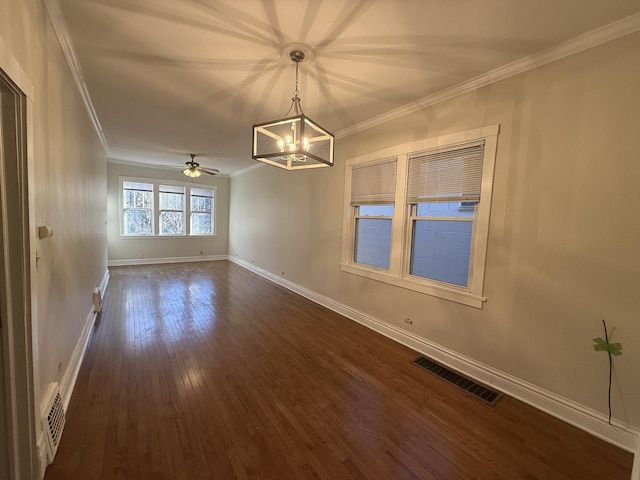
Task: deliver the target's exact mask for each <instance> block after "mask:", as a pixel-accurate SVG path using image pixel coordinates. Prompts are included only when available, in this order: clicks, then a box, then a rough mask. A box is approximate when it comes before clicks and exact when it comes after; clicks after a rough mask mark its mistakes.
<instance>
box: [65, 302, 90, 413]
mask: <svg viewBox="0 0 640 480" xmlns="http://www.w3.org/2000/svg"><path fill="white" fill-rule="evenodd" d="M96 317H97V314H96V313H95V312H94V309H93V304H91V308H90V309H89V313H88V314H87V318H86V320H85V322H84V326H83V327H82V331H81V332H80V337H79V338H78V341H77V342H76V346H75V348H74V349H73V353H72V354H71V358H70V359H69V363H68V365H67V368H66V370H65V371H64V375H63V376H62V380H61V381H60V395H61V396H62V403H63V405H64V411H65V412H66V411H67V409H68V408H69V401H70V400H71V394H72V393H73V388H74V387H75V385H76V379H77V378H78V372H80V365H82V360H83V359H84V353H85V351H86V349H87V344H88V343H89V339H90V338H91V332H92V330H93V325H94V323H95V320H96Z"/></svg>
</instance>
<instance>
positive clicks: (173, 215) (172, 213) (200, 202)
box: [120, 178, 215, 237]
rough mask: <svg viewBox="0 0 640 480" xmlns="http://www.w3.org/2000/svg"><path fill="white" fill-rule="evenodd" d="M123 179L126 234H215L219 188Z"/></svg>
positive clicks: (132, 235) (123, 208) (159, 235)
mask: <svg viewBox="0 0 640 480" xmlns="http://www.w3.org/2000/svg"><path fill="white" fill-rule="evenodd" d="M120 180H121V186H122V189H121V191H122V197H121V198H122V213H123V216H122V225H123V228H122V235H124V236H130V237H137V236H143V235H144V236H158V237H169V236H172V237H176V236H199V235H208V236H211V235H215V187H211V188H200V187H193V186H192V185H191V184H187V183H181V182H172V183H167V182H164V181H162V182H160V181H156V180H147V179H144V180H143V179H133V178H127V179H125V178H121V179H120ZM187 199H188V200H187ZM156 225H157V227H156Z"/></svg>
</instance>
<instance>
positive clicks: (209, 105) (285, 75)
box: [52, 0, 640, 174]
mask: <svg viewBox="0 0 640 480" xmlns="http://www.w3.org/2000/svg"><path fill="white" fill-rule="evenodd" d="M52 1H55V0H52ZM58 1H59V3H60V7H61V9H62V13H63V15H64V19H65V21H66V24H67V29H68V33H69V35H70V38H71V41H72V44H73V47H74V49H75V52H76V55H77V58H78V60H79V64H80V67H81V70H82V73H83V75H84V80H85V82H86V86H87V90H88V92H89V98H90V100H91V102H92V104H93V107H94V109H95V112H96V115H97V118H98V121H99V123H100V125H101V126H102V130H103V132H104V136H105V138H106V143H107V145H108V155H109V157H110V158H111V159H113V160H116V161H124V162H133V163H143V164H147V163H148V164H156V165H167V164H169V165H173V164H175V165H178V164H180V163H183V162H185V161H186V160H188V157H187V154H188V153H191V152H193V153H197V154H202V156H200V157H198V159H197V160H198V161H199V162H200V163H201V164H202V165H203V166H205V167H210V168H218V169H220V170H221V172H222V173H223V174H232V173H233V172H237V171H239V170H241V169H244V168H246V167H249V166H252V165H254V164H255V161H254V160H252V159H251V126H252V124H253V123H257V122H261V121H267V120H272V119H275V118H279V117H281V116H282V115H283V114H285V113H286V111H287V109H288V108H289V104H290V100H291V96H292V94H293V90H294V81H295V67H294V64H293V63H292V62H291V60H290V59H289V58H288V55H287V54H288V52H289V51H290V50H291V49H292V45H295V44H298V43H299V44H303V47H302V48H303V49H304V50H305V51H306V52H307V53H308V56H309V57H311V58H310V59H308V60H305V61H304V62H303V63H301V64H300V97H301V99H302V102H301V103H302V108H303V110H304V112H305V113H306V114H307V115H308V116H309V117H311V118H312V119H313V120H315V121H317V122H318V123H320V124H321V125H323V126H324V127H325V128H327V129H329V130H330V131H333V132H339V131H341V130H344V129H346V128H349V127H353V126H354V125H357V124H359V123H361V122H363V121H366V120H367V119H370V118H372V117H375V116H377V115H381V114H384V113H385V112H389V111H391V110H394V109H397V108H399V107H401V106H403V105H406V104H409V103H411V102H414V101H416V100H419V99H421V98H423V97H427V96H429V95H433V94H435V93H437V92H440V91H442V90H444V89H446V88H449V87H451V86H454V85H459V84H461V83H464V82H466V81H468V80H469V79H472V78H474V77H477V76H479V75H482V74H485V73H487V72H489V71H491V70H494V69H496V68H498V67H500V66H503V65H505V64H508V63H510V62H513V61H516V60H518V59H521V58H524V57H527V56H529V55H532V54H534V53H536V52H540V51H542V50H544V49H547V48H549V47H552V46H554V45H557V44H559V43H561V42H564V41H567V40H569V39H572V38H574V37H576V36H578V35H581V34H584V33H586V32H590V31H592V30H594V29H596V28H599V27H601V26H604V25H607V24H609V23H611V22H614V21H617V20H620V19H622V18H624V17H627V16H630V15H632V14H634V13H637V12H639V11H640V2H639V1H638V0H536V1H514V0H483V1H478V0H455V1H451V0H449V1H445V0H440V1H437V0H348V1H347V0H324V1H323V0H58Z"/></svg>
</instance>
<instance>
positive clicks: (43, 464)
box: [33, 429, 47, 480]
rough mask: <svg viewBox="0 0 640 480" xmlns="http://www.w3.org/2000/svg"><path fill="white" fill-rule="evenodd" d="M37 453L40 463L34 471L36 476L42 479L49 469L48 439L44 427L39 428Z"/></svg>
mask: <svg viewBox="0 0 640 480" xmlns="http://www.w3.org/2000/svg"><path fill="white" fill-rule="evenodd" d="M36 455H37V462H38V464H37V465H36V466H35V468H37V471H35V472H33V473H34V475H35V478H37V479H39V480H42V479H43V478H44V473H45V470H46V469H47V439H46V438H45V436H44V432H43V431H42V429H40V430H39V433H38V438H37V439H36Z"/></svg>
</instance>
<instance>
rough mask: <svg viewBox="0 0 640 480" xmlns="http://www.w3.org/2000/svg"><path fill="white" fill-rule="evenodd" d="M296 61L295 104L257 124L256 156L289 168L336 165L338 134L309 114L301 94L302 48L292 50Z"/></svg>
mask: <svg viewBox="0 0 640 480" xmlns="http://www.w3.org/2000/svg"><path fill="white" fill-rule="evenodd" d="M289 58H291V60H292V61H293V62H294V63H295V64H296V89H295V90H294V92H293V98H292V99H291V106H290V107H289V110H288V111H287V113H286V114H285V115H284V117H283V118H281V119H279V120H272V121H270V122H264V123H257V124H255V125H254V126H253V150H252V155H251V156H252V158H253V159H254V160H259V161H261V162H264V163H268V164H270V165H274V166H276V167H280V168H284V169H286V170H299V169H304V168H319V167H332V166H333V141H334V136H333V134H332V133H329V132H328V131H327V130H325V129H324V128H322V127H321V126H320V125H318V124H317V123H316V122H314V121H313V120H311V119H310V118H309V117H307V116H306V115H305V114H304V112H303V111H302V107H301V106H300V97H298V93H299V92H298V65H299V63H300V62H302V61H303V60H304V59H305V53H304V52H302V51H300V50H292V51H291V52H289Z"/></svg>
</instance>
